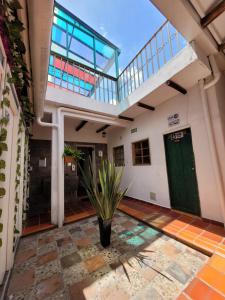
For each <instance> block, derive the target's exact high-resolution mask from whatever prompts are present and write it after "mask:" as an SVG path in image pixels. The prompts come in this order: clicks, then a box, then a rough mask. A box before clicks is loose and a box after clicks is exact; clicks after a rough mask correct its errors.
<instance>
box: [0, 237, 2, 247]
mask: <svg viewBox="0 0 225 300" xmlns="http://www.w3.org/2000/svg"><path fill="white" fill-rule="evenodd" d="M0 247H2V239H1V238H0Z"/></svg>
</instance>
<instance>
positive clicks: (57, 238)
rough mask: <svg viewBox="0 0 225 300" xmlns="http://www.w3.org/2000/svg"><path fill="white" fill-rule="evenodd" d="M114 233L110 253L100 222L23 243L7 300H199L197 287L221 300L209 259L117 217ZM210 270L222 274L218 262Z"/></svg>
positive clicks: (85, 222)
mask: <svg viewBox="0 0 225 300" xmlns="http://www.w3.org/2000/svg"><path fill="white" fill-rule="evenodd" d="M112 230H113V231H112V239H111V246H110V247H108V248H107V249H104V248H102V247H101V245H100V243H99V231H98V222H97V218H96V216H95V217H90V218H87V219H85V220H82V221H78V222H75V223H73V224H68V225H66V226H64V227H62V228H57V229H53V230H51V231H48V232H43V233H39V234H36V235H33V236H29V237H25V238H22V239H21V241H20V244H19V247H18V251H17V254H16V258H15V265H14V268H13V271H12V276H11V279H10V283H9V288H8V293H7V298H6V299H14V300H19V299H26V300H33V299H48V300H53V299H54V300H58V299H66V300H69V299H71V300H72V299H75V300H81V299H82V300H84V299H86V300H127V299H132V300H142V299H150V300H151V299H154V300H157V299H176V298H177V297H178V296H179V294H180V293H181V292H182V291H183V290H185V294H184V296H185V295H189V294H191V295H192V294H194V293H196V295H198V291H197V292H196V286H198V285H199V283H200V284H201V286H200V288H201V291H203V292H204V293H208V294H207V295H210V296H211V295H212V297H214V296H215V295H216V297H217V296H218V295H219V296H221V294H219V293H217V292H216V290H217V289H218V288H222V283H221V277H219V276H217V281H216V282H215V289H214V290H213V291H208V290H207V288H208V284H206V283H205V282H206V281H207V280H208V281H210V280H212V276H213V275H214V273H213V275H212V274H211V273H210V271H209V270H207V272H206V273H202V271H200V270H201V268H202V266H204V265H205V263H206V262H207V261H208V260H209V258H208V257H207V256H206V255H205V254H202V253H200V252H198V251H196V250H194V249H192V248H190V247H188V246H186V245H184V244H183V243H181V242H179V241H177V240H175V239H172V238H170V237H168V236H167V235H165V234H163V233H161V232H160V231H159V230H155V229H153V228H152V227H150V226H149V225H147V224H144V223H143V222H140V221H138V220H136V219H134V218H132V217H130V216H128V215H126V214H124V213H122V212H119V211H118V212H117V213H116V214H115V217H114V220H113V226H112ZM207 266H208V268H212V269H213V270H214V272H218V273H219V274H222V272H223V266H224V265H223V262H222V264H221V258H220V256H216V257H215V258H214V260H210V261H209V262H208V264H207ZM199 271H200V272H199ZM221 276H222V275H221ZM203 277H204V278H203ZM194 278H195V279H194ZM193 279H194V280H195V281H192V280H193ZM190 283H191V284H190ZM219 296H218V297H219ZM189 299H190V298H189ZM196 299H197V298H196ZM201 299H217V298H209V297H208V298H201ZM218 299H221V298H218Z"/></svg>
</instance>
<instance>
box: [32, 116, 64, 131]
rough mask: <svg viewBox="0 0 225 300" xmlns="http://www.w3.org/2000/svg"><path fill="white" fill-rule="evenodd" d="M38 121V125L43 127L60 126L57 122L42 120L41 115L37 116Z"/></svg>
mask: <svg viewBox="0 0 225 300" xmlns="http://www.w3.org/2000/svg"><path fill="white" fill-rule="evenodd" d="M36 120H37V123H38V125H40V126H42V127H52V128H57V129H58V127H59V125H58V124H55V123H47V122H43V121H41V117H37V119H36Z"/></svg>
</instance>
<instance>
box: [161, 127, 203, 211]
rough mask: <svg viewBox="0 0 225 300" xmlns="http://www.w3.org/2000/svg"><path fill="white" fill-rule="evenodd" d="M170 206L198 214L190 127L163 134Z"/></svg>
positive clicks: (197, 196)
mask: <svg viewBox="0 0 225 300" xmlns="http://www.w3.org/2000/svg"><path fill="white" fill-rule="evenodd" d="M164 143H165V152H166V163H167V174H168V182H169V191H170V201H171V207H172V208H173V209H176V210H180V211H184V212H188V213H191V214H194V215H200V203H199V194H198V184H197V177H196V171H195V159H194V152H193V146H192V136H191V129H190V128H187V129H183V130H179V131H176V132H173V133H169V134H167V135H165V136H164Z"/></svg>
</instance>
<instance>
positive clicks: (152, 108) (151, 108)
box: [137, 102, 155, 111]
mask: <svg viewBox="0 0 225 300" xmlns="http://www.w3.org/2000/svg"><path fill="white" fill-rule="evenodd" d="M137 106H139V107H142V108H145V109H148V110H152V111H154V110H155V107H153V106H150V105H147V104H144V103H141V102H138V103H137Z"/></svg>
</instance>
